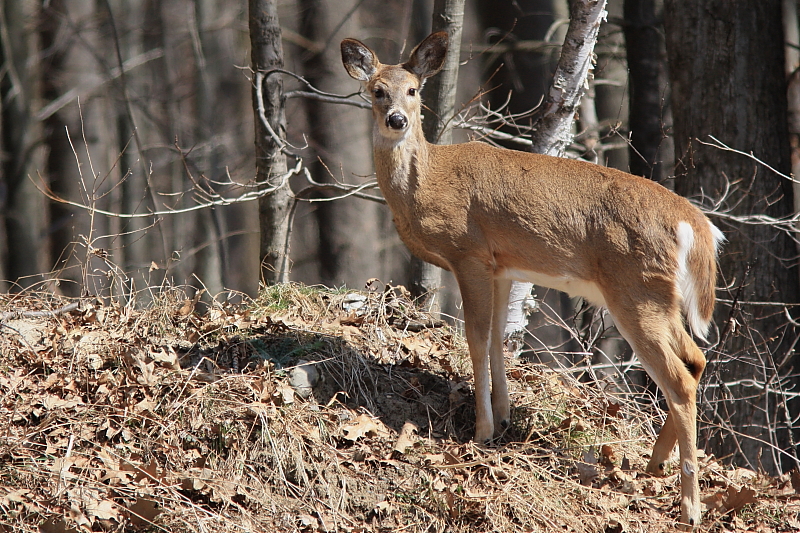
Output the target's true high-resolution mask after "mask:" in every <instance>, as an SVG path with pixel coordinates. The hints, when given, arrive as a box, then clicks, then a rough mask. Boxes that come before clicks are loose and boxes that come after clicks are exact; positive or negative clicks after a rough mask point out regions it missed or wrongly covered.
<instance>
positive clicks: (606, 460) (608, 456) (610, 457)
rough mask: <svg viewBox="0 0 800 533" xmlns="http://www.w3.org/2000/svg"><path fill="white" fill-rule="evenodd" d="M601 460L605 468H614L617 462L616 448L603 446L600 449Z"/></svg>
mask: <svg viewBox="0 0 800 533" xmlns="http://www.w3.org/2000/svg"><path fill="white" fill-rule="evenodd" d="M600 459H601V463H602V464H603V465H604V466H613V465H614V463H616V462H617V456H616V455H615V454H614V448H612V447H611V446H609V445H608V444H603V445H602V446H601V447H600Z"/></svg>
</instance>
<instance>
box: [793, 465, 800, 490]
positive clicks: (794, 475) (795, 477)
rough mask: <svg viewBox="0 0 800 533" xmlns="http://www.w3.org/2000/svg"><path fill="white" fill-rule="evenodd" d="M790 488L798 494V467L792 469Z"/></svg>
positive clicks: (799, 469)
mask: <svg viewBox="0 0 800 533" xmlns="http://www.w3.org/2000/svg"><path fill="white" fill-rule="evenodd" d="M791 475H792V478H791V479H792V488H793V489H794V491H795V492H796V493H797V494H800V468H795V469H794V470H792V474H791Z"/></svg>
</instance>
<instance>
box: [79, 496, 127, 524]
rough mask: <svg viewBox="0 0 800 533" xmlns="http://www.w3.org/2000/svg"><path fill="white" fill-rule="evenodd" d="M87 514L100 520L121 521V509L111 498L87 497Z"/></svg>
mask: <svg viewBox="0 0 800 533" xmlns="http://www.w3.org/2000/svg"><path fill="white" fill-rule="evenodd" d="M85 508H86V514H87V515H89V517H91V518H97V519H98V520H116V521H117V522H119V518H120V517H119V509H118V508H117V505H116V504H115V503H114V502H112V501H111V500H92V499H87V501H86V504H85Z"/></svg>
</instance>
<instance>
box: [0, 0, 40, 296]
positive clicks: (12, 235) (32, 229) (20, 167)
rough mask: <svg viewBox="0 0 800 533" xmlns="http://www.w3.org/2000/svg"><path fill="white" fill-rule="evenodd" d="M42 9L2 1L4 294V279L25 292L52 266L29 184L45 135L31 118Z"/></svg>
mask: <svg viewBox="0 0 800 533" xmlns="http://www.w3.org/2000/svg"><path fill="white" fill-rule="evenodd" d="M37 9H38V7H37V6H36V5H35V3H34V2H20V1H16V2H0V32H2V34H1V35H3V38H2V39H0V64H2V67H3V71H4V74H3V76H2V81H1V82H0V102H2V103H0V111H1V113H0V118H1V120H0V139H1V141H0V142H1V144H0V152H2V154H3V156H4V157H3V160H2V164H1V166H0V291H5V290H7V289H8V288H9V287H7V286H5V282H4V281H3V280H9V281H11V282H15V283H17V284H18V285H17V286H16V287H15V288H23V287H27V286H29V285H32V284H33V283H36V282H38V281H39V279H38V278H36V277H34V275H35V274H39V273H41V272H44V271H45V270H46V269H47V268H48V267H49V266H50V265H46V263H45V261H44V253H43V249H44V246H43V243H42V237H41V235H42V234H43V232H44V228H45V227H46V221H45V217H44V214H45V212H46V210H45V208H44V206H45V202H44V198H43V197H42V195H41V194H40V193H39V191H37V190H36V188H35V187H34V186H33V184H32V183H31V182H30V181H29V180H28V176H31V175H35V173H36V170H37V169H38V168H41V163H42V160H41V157H40V152H39V151H38V150H36V149H35V144H36V143H37V141H38V139H39V138H40V137H41V131H39V128H38V125H37V123H36V122H35V121H34V120H33V119H32V117H31V113H32V109H31V107H32V103H33V101H34V100H36V99H37V98H38V97H39V95H38V94H37V90H38V87H37V84H36V77H37V76H38V75H39V68H38V62H35V61H31V59H30V58H31V57H34V56H35V54H36V51H37V39H36V33H35V32H31V31H30V28H29V27H28V24H29V22H28V21H30V20H34V18H35V15H36V10H37Z"/></svg>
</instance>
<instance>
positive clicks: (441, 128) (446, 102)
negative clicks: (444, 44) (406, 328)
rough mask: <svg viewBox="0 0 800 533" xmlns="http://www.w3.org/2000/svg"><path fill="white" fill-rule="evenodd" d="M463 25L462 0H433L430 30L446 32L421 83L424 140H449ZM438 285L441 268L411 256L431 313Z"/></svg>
mask: <svg viewBox="0 0 800 533" xmlns="http://www.w3.org/2000/svg"><path fill="white" fill-rule="evenodd" d="M463 28H464V0H435V2H434V4H433V19H432V24H431V32H436V31H442V30H444V31H446V32H447V34H448V36H449V38H450V39H449V45H448V48H447V57H446V58H445V61H444V66H443V67H442V70H441V71H440V72H439V74H438V75H436V76H434V77H432V78H431V79H430V80H428V81H427V83H426V84H425V88H424V89H423V91H424V92H423V95H424V98H425V106H426V107H427V110H425V112H424V113H423V122H422V129H423V131H424V133H425V138H426V139H427V140H428V142H431V143H434V144H451V143H452V142H453V135H452V129H451V128H450V123H449V122H450V119H451V118H452V117H453V114H454V111H455V107H456V86H457V84H458V64H459V61H460V57H461V33H462V31H463ZM441 286H442V270H441V269H440V268H438V267H435V266H433V265H432V264H430V263H426V262H425V261H423V260H421V259H420V258H418V257H412V258H411V294H412V296H414V297H415V298H417V299H418V302H419V303H420V304H421V305H422V306H423V307H424V308H426V309H428V310H429V311H430V313H431V314H432V315H433V316H434V317H438V316H439V313H440V312H441V302H440V301H439V300H438V299H437V298H436V295H437V291H438V290H439V289H440V288H441Z"/></svg>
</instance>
